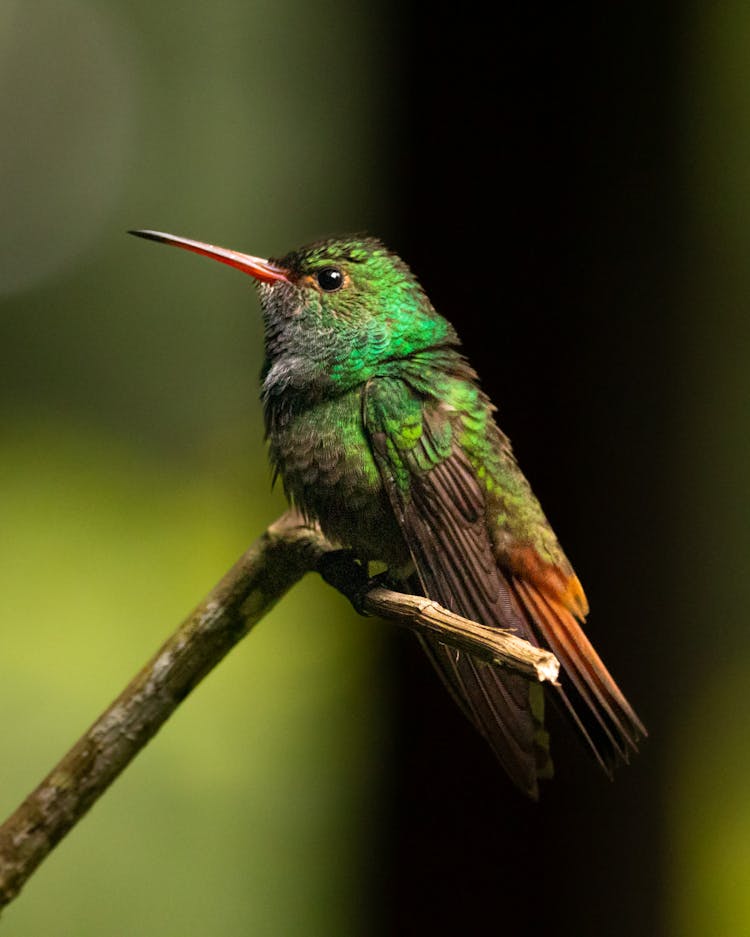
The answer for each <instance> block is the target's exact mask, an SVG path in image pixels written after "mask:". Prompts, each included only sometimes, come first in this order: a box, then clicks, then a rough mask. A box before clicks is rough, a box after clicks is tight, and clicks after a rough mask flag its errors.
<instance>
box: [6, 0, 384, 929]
mask: <svg viewBox="0 0 750 937" xmlns="http://www.w3.org/2000/svg"><path fill="white" fill-rule="evenodd" d="M384 28H385V25H384V24H383V23H381V22H379V21H378V14H377V11H376V10H375V9H373V10H371V11H369V12H368V11H367V10H366V9H364V8H362V9H359V10H358V9H357V8H356V7H354V8H353V7H352V6H350V5H348V4H345V3H341V2H335V0H334V2H331V3H329V4H327V10H326V15H325V16H322V17H321V16H319V15H318V13H317V12H316V11H315V10H314V8H313V7H311V6H309V5H307V4H303V3H301V2H297V0H287V2H283V3H270V2H264V0H260V2H258V0H256V2H251V3H246V2H238V0H217V2H215V3H212V4H206V5H203V6H201V7H200V9H198V8H196V7H194V6H189V5H187V4H184V3H179V2H163V3H158V4H154V3H150V2H149V3H146V2H144V0H135V2H133V0H129V2H127V3H126V2H124V0H111V2H108V3H104V4H102V3H95V2H93V0H69V2H66V3H64V4H59V3H55V2H53V0H39V2H35V3H33V4H23V3H21V2H16V0H6V2H5V3H3V4H2V6H1V7H0V115H1V117H2V127H3V144H2V150H3V162H2V173H1V174H0V204H1V205H2V206H3V225H2V226H0V303H1V307H0V348H1V349H2V351H1V352H0V354H1V355H2V360H1V361H0V387H1V393H0V523H1V526H2V537H1V538H0V713H1V714H2V715H1V716H0V751H1V752H2V759H1V760H0V814H2V815H3V816H5V815H6V814H7V813H9V812H10V811H11V810H12V809H14V807H15V806H16V805H17V804H18V803H19V802H20V801H21V800H22V799H23V797H24V796H25V795H26V793H27V792H28V791H29V790H30V789H31V788H33V787H34V786H35V785H36V784H37V783H38V781H39V780H41V778H42V777H43V776H44V774H46V772H47V771H48V770H49V769H50V768H51V767H52V765H53V764H54V763H55V761H56V760H57V759H58V758H59V757H60V756H61V755H62V754H63V753H64V752H65V750H66V749H67V748H68V747H69V746H70V745H71V744H72V743H73V742H74V741H75V739H76V738H77V737H78V736H79V735H80V733H81V732H82V731H83V730H84V729H85V728H86V727H87V726H88V724H90V723H91V722H92V721H93V719H94V718H95V717H96V716H97V715H98V714H99V712H101V711H102V710H103V709H104V708H105V707H106V705H107V704H108V703H109V702H110V701H111V700H112V699H113V698H114V697H115V696H116V695H117V693H119V692H120V690H121V689H122V687H123V686H124V685H125V684H126V683H127V681H128V680H129V679H130V678H131V677H132V676H133V675H134V674H135V673H136V672H137V670H138V669H139V668H140V667H141V666H142V664H143V663H144V662H145V661H146V660H147V659H148V658H149V657H150V656H151V654H152V653H153V652H154V651H155V650H156V648H157V647H158V646H159V645H160V643H161V642H162V640H164V638H165V637H166V636H167V635H168V634H169V633H170V632H171V631H172V630H173V629H174V628H175V627H176V625H177V624H178V623H179V621H180V620H181V618H182V617H183V616H184V615H185V614H186V613H187V612H188V611H189V610H190V609H191V608H192V607H193V606H194V605H195V604H196V603H197V602H198V601H199V600H200V599H201V597H202V596H203V595H204V594H205V593H206V592H207V591H208V589H210V588H211V586H212V585H213V584H214V583H215V581H216V580H217V579H218V578H219V577H220V576H221V575H222V574H223V572H224V571H225V570H226V569H227V568H228V567H229V565H231V563H232V562H233V561H234V559H235V558H236V557H237V556H238V555H239V554H240V553H241V552H242V550H243V549H244V548H245V546H246V545H247V544H248V543H249V542H250V541H251V540H253V539H254V538H255V537H256V536H257V535H258V534H259V533H260V532H261V531H262V530H263V529H264V527H265V526H266V525H267V524H268V523H269V522H270V521H272V520H273V519H274V517H275V516H277V515H278V514H279V513H280V512H281V510H282V509H283V507H284V502H283V498H282V497H281V495H280V494H279V493H278V492H276V493H274V494H273V495H271V494H270V472H269V471H268V469H267V466H266V461H265V451H264V446H263V439H262V436H263V433H262V421H261V414H260V406H259V403H258V399H257V396H258V393H257V375H258V371H259V368H260V364H261V341H262V330H261V324H260V317H259V310H258V304H257V300H256V297H255V292H254V290H253V288H252V283H251V281H250V280H249V279H248V278H246V277H243V276H241V275H240V274H239V273H236V272H234V271H230V270H228V269H226V268H223V269H220V268H218V266H217V267H216V269H214V265H212V264H210V263H209V262H207V261H201V260H200V259H198V258H196V257H189V256H182V255H181V254H179V253H178V252H176V251H171V250H167V249H163V248H160V247H158V246H157V245H154V244H146V243H144V242H139V241H136V240H135V239H133V238H129V237H127V236H126V234H125V231H126V230H127V229H128V228H132V227H153V228H161V229H163V230H168V231H173V232H175V233H180V234H184V235H186V236H192V237H196V238H201V239H204V240H209V241H212V242H214V243H223V244H226V245H227V246H229V247H234V248H236V249H239V250H245V251H248V252H250V253H254V254H259V255H266V256H268V255H274V254H277V255H278V254H280V253H282V252H285V251H286V250H287V249H289V248H291V247H294V246H296V245H298V244H300V243H304V242H305V241H308V240H310V239H312V238H314V237H320V236H322V235H325V234H327V233H334V232H337V231H347V230H352V229H357V230H361V229H368V228H369V229H371V230H378V229H379V228H381V227H382V224H383V223H384V212H385V210H386V209H385V208H384V205H385V202H384V200H383V199H382V198H381V193H382V191H383V189H384V188H385V186H386V182H387V180H386V178H385V174H384V171H383V169H382V165H383V160H382V159H380V158H379V150H380V143H379V140H380V139H381V137H382V133H381V128H382V125H383V123H384V110H385V102H384V99H383V98H382V92H383V89H387V76H384V75H383V74H381V63H380V60H379V58H378V47H379V43H380V42H381V41H385V36H384V33H383V30H384ZM343 74H346V76H347V81H342V80H341V76H342V75H343ZM376 89H380V91H377V90H376ZM379 634H380V628H378V627H377V626H374V625H373V624H371V623H368V622H364V621H362V620H360V619H358V618H357V617H356V616H354V614H353V613H352V612H351V611H350V610H348V608H347V606H346V603H345V602H344V601H343V600H341V599H340V598H339V597H338V596H336V595H334V594H332V592H331V591H330V590H328V589H326V588H325V587H324V586H323V585H322V584H321V583H319V582H317V581H313V580H312V579H311V580H310V581H309V582H308V581H306V582H304V583H302V584H301V585H300V586H298V587H297V588H295V590H293V593H292V594H291V595H290V596H289V597H287V599H286V600H285V601H283V602H282V603H281V604H280V605H279V606H278V607H277V609H276V610H275V611H274V612H273V613H272V614H271V615H270V616H269V617H268V618H267V619H266V620H264V621H263V622H262V623H261V624H260V625H259V626H258V627H257V629H256V630H255V631H254V632H253V634H252V635H251V636H250V637H249V638H248V639H247V640H246V641H245V642H244V643H243V644H242V645H241V646H240V647H238V648H237V649H236V650H235V651H234V652H233V653H232V654H231V655H230V656H229V658H228V659H227V660H226V661H225V662H223V663H222V665H221V666H220V667H219V668H218V670H217V671H216V672H215V673H214V674H212V675H211V676H210V677H209V678H208V679H207V680H206V681H205V683H204V684H202V685H201V686H200V687H199V688H198V689H197V690H196V691H195V693H194V694H193V696H191V697H190V698H189V699H188V700H187V701H186V703H185V704H184V705H183V706H182V707H181V708H180V711H179V712H178V714H177V715H176V716H175V717H174V718H173V719H171V720H170V722H169V724H168V725H167V726H166V727H165V728H164V729H163V730H162V732H161V733H160V734H159V735H158V736H157V737H156V739H155V740H154V741H153V742H152V743H151V744H150V746H149V747H148V748H147V750H146V751H145V752H144V753H143V754H142V755H141V756H139V758H138V759H137V761H136V762H135V763H134V764H133V765H132V766H131V767H130V768H129V769H128V770H127V771H126V772H125V774H124V775H123V777H122V778H121V779H120V780H119V781H118V782H117V783H116V784H115V785H114V787H113V788H112V789H111V790H110V791H109V792H108V793H107V794H106V795H105V797H104V798H103V799H102V801H101V802H100V803H98V804H97V805H96V806H95V807H94V808H93V810H92V811H91V813H90V815H89V816H88V817H87V818H86V819H85V820H84V821H83V822H82V823H81V824H80V826H79V827H77V828H76V829H75V831H74V832H73V833H72V834H71V835H70V837H69V838H68V839H66V840H65V841H64V842H63V843H62V844H61V845H60V846H59V847H58V848H57V849H56V851H55V852H54V854H53V855H52V856H51V857H50V858H49V859H48V860H47V861H46V862H45V863H44V865H43V866H42V867H41V868H40V870H39V871H38V872H37V873H36V875H35V876H34V877H33V879H32V880H31V881H30V882H29V884H28V885H27V887H26V889H25V890H24V892H23V894H22V896H21V897H20V898H19V899H18V900H17V901H16V902H14V904H13V905H12V906H11V907H10V908H9V909H8V910H7V911H6V912H5V913H4V915H3V920H2V930H3V934H4V935H7V937H30V935H46V934H49V935H52V934H54V935H56V937H65V935H70V937H86V935H96V937H102V935H133V934H138V935H139V937H147V935H150V934H153V935H158V937H169V935H181V937H187V935H190V934H196V935H197V934H201V935H203V934H222V935H224V937H231V935H233V934H236V935H239V934H243V935H244V934H249V933H252V934H258V935H262V934H267V935H278V934H284V935H294V934H299V935H300V937H302V935H304V937H310V935H315V934H320V935H326V937H330V935H335V934H342V935H344V934H347V935H348V934H353V933H357V932H358V931H360V930H361V927H360V923H361V914H362V910H361V902H362V895H363V892H364V890H365V886H364V883H365V875H366V871H367V864H366V858H367V852H368V850H369V845H368V844H369V843H370V841H371V839H372V836H373V835H374V829H375V827H376V825H377V803H378V798H377V785H378V779H379V759H378V750H379V745H378V738H379V735H380V733H381V731H382V723H383V717H382V710H383V700H384V698H385V689H384V687H383V681H382V669H381V668H380V667H379V665H378V648H379Z"/></svg>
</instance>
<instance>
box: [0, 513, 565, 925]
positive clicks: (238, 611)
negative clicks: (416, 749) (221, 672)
mask: <svg viewBox="0 0 750 937" xmlns="http://www.w3.org/2000/svg"><path fill="white" fill-rule="evenodd" d="M339 554H341V551H338V550H335V548H334V547H333V546H332V545H331V544H330V543H329V542H328V541H327V540H326V539H325V538H324V537H323V535H322V534H321V532H320V531H319V530H318V529H317V528H314V527H310V526H308V525H306V524H305V522H304V520H303V519H302V518H301V517H300V515H299V514H297V513H295V512H294V511H289V512H287V513H286V514H284V515H282V517H281V518H280V519H279V520H278V521H276V523H275V524H272V525H271V526H270V527H269V528H268V530H267V531H266V532H265V533H264V534H263V536H262V537H260V538H259V539H258V540H256V541H255V543H254V544H253V545H252V546H251V547H250V548H249V550H248V551H247V552H246V553H245V554H244V555H243V556H242V557H241V558H240V559H239V560H238V561H237V563H236V564H235V565H234V566H233V567H232V569H230V570H229V572H228V573H227V574H226V575H225V576H224V578H223V579H222V580H221V582H219V583H218V585H217V586H215V587H214V589H213V590H212V591H211V592H210V593H209V594H208V596H207V597H206V598H205V599H204V600H203V602H202V603H201V604H200V605H199V606H198V607H197V608H196V609H195V610H194V611H193V612H192V614H190V615H189V616H188V617H187V618H186V619H185V621H184V622H183V623H182V624H181V625H180V627H179V628H178V629H177V631H176V632H175V633H174V634H173V635H172V637H170V638H169V639H168V640H167V641H166V643H165V644H164V645H163V646H162V647H161V648H160V650H159V651H158V652H157V653H156V655H155V656H154V657H153V658H152V659H151V661H149V663H148V664H146V666H145V667H144V668H143V670H141V672H140V673H139V674H138V675H137V676H136V677H135V678H134V679H133V680H132V681H131V682H130V683H129V684H128V686H127V687H126V688H125V690H123V692H122V693H121V694H120V696H119V697H118V698H117V699H116V700H115V701H114V703H112V705H111V706H110V707H109V708H108V709H107V710H106V712H105V713H103V715H101V716H100V717H99V719H97V721H96V722H95V723H94V724H93V725H92V726H91V728H90V729H89V730H88V731H87V732H86V733H85V734H84V735H83V736H82V737H81V738H80V739H79V741H78V742H76V744H75V745H74V746H73V748H71V749H70V751H69V752H68V753H67V755H65V757H64V758H63V759H62V761H60V762H59V764H58V765H57V766H56V767H55V768H53V770H52V771H51V772H50V774H49V775H47V777H46V778H45V779H44V780H43V781H42V782H41V784H40V785H39V786H38V787H37V788H36V790H34V791H32V793H31V794H29V796H28V797H27V798H26V800H25V801H24V802H23V803H22V804H21V805H20V807H18V809H17V810H16V811H15V813H13V814H12V815H11V816H10V817H9V818H8V819H7V820H6V821H5V823H4V824H3V825H2V826H0V909H1V908H3V907H4V906H5V905H7V904H8V903H9V902H10V901H12V900H13V898H15V897H16V895H17V894H18V893H19V891H20V890H21V888H22V887H23V885H24V884H25V882H26V881H27V879H28V878H29V876H30V875H31V874H32V873H33V872H34V870H35V869H36V868H37V866H38V865H39V864H40V863H41V862H42V860H43V859H44V858H45V857H46V856H47V855H48V854H49V853H50V852H51V851H52V849H53V848H54V847H55V846H56V845H57V843H59V842H60V840H61V839H62V838H63V837H64V836H65V835H66V833H68V832H69V831H70V830H71V829H72V828H73V827H74V826H75V824H76V823H77V822H78V821H79V820H80V819H81V817H83V816H84V814H85V813H86V812H87V811H88V809H89V808H90V807H91V806H92V805H93V804H94V803H95V801H96V800H97V799H98V798H99V797H100V796H101V795H102V794H103V793H104V791H105V790H106V789H107V788H108V787H109V785H110V784H111V783H112V782H113V781H114V780H115V778H116V777H117V776H118V775H119V774H120V772H121V771H122V770H123V769H124V768H125V767H126V766H127V765H128V764H129V763H130V762H131V761H132V760H133V758H134V757H135V756H136V755H137V754H138V752H139V751H140V750H141V749H142V748H143V747H144V745H145V744H146V743H147V742H148V741H149V739H150V738H152V737H153V736H154V735H155V734H156V732H157V731H158V730H159V728H160V727H161V726H162V725H163V724H164V723H165V722H166V720H167V719H168V718H169V716H170V715H171V714H172V713H173V712H174V710H175V709H176V708H177V707H178V706H179V705H180V703H181V702H182V700H183V699H185V697H186V696H187V695H188V693H190V691H191V690H192V689H193V688H194V687H195V686H197V684H198V683H199V682H200V681H201V680H202V679H203V677H205V676H206V674H207V673H209V671H211V670H212V669H213V668H214V667H215V666H216V664H218V663H219V661H220V660H221V659H222V658H223V657H224V655H225V654H226V653H227V652H228V651H229V650H230V649H231V648H232V647H234V645H235V644H237V642H238V641H239V640H240V639H241V638H243V637H244V636H245V635H246V634H247V633H248V632H249V631H250V629H251V628H252V627H253V625H255V624H256V622H258V621H259V620H260V619H261V618H262V617H263V616H264V615H265V614H266V613H267V612H268V611H269V610H270V609H271V608H272V607H273V606H274V605H275V604H276V602H277V601H278V600H279V599H280V598H281V597H282V596H283V595H284V594H285V593H286V592H287V591H288V590H289V589H290V588H291V587H292V586H293V585H294V584H295V583H296V582H297V581H298V580H299V579H301V578H302V576H303V575H304V574H305V573H306V572H309V571H311V570H316V569H321V570H322V569H323V567H324V566H325V562H324V561H325V560H326V559H327V558H329V557H331V556H332V555H339ZM348 563H349V570H350V572H352V570H353V568H354V566H353V564H352V562H351V560H349V561H348ZM344 565H346V564H344ZM343 568H344V567H342V566H341V565H339V572H340V573H341V570H342V569H343ZM359 572H360V575H361V568H360V569H359ZM326 578H328V577H326ZM345 578H346V574H344V579H345ZM329 581H330V579H329ZM360 582H361V579H360ZM336 585H337V588H340V590H341V591H342V592H344V593H345V594H347V595H349V596H350V597H351V590H348V589H347V588H345V587H344V586H343V579H342V580H341V582H337V583H336ZM359 600H360V602H359V604H360V606H361V608H362V610H363V611H366V612H368V613H370V614H373V615H378V616H380V617H383V618H386V619H388V620H390V621H393V622H395V623H396V624H399V625H404V626H406V627H408V628H411V629H413V630H415V631H418V632H423V633H430V634H432V635H435V634H437V635H439V636H440V637H442V638H443V639H444V640H445V642H446V643H447V644H451V645H454V646H455V647H457V648H459V649H461V650H465V651H469V652H471V653H472V654H473V655H475V656H477V657H480V658H481V659H483V660H486V661H488V662H494V663H499V664H503V665H504V666H507V667H509V668H511V669H513V670H514V671H516V672H518V673H521V674H523V675H524V676H526V677H528V678H530V679H534V680H539V681H544V680H549V681H554V680H556V679H557V674H558V670H559V665H558V663H557V660H556V659H555V658H554V657H553V655H552V654H550V653H549V652H547V651H543V650H540V649H539V648H535V647H533V646H532V645H530V644H528V643H527V642H526V641H523V640H521V639H520V638H517V637H515V636H513V635H512V634H510V633H508V632H502V631H498V630H496V629H493V628H487V627H485V626H483V625H480V624H478V623H477V622H472V621H468V620H467V619H465V618H461V617H460V616H459V615H454V614H453V613H452V612H449V611H447V610H446V609H444V608H441V607H440V606H439V605H437V604H436V603H435V602H433V601H431V600H430V599H425V598H423V597H421V596H410V595H404V594H402V593H399V592H394V591H392V590H390V589H385V588H382V587H380V586H376V587H373V588H369V587H366V588H365V589H364V590H362V591H361V593H360V595H359Z"/></svg>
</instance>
